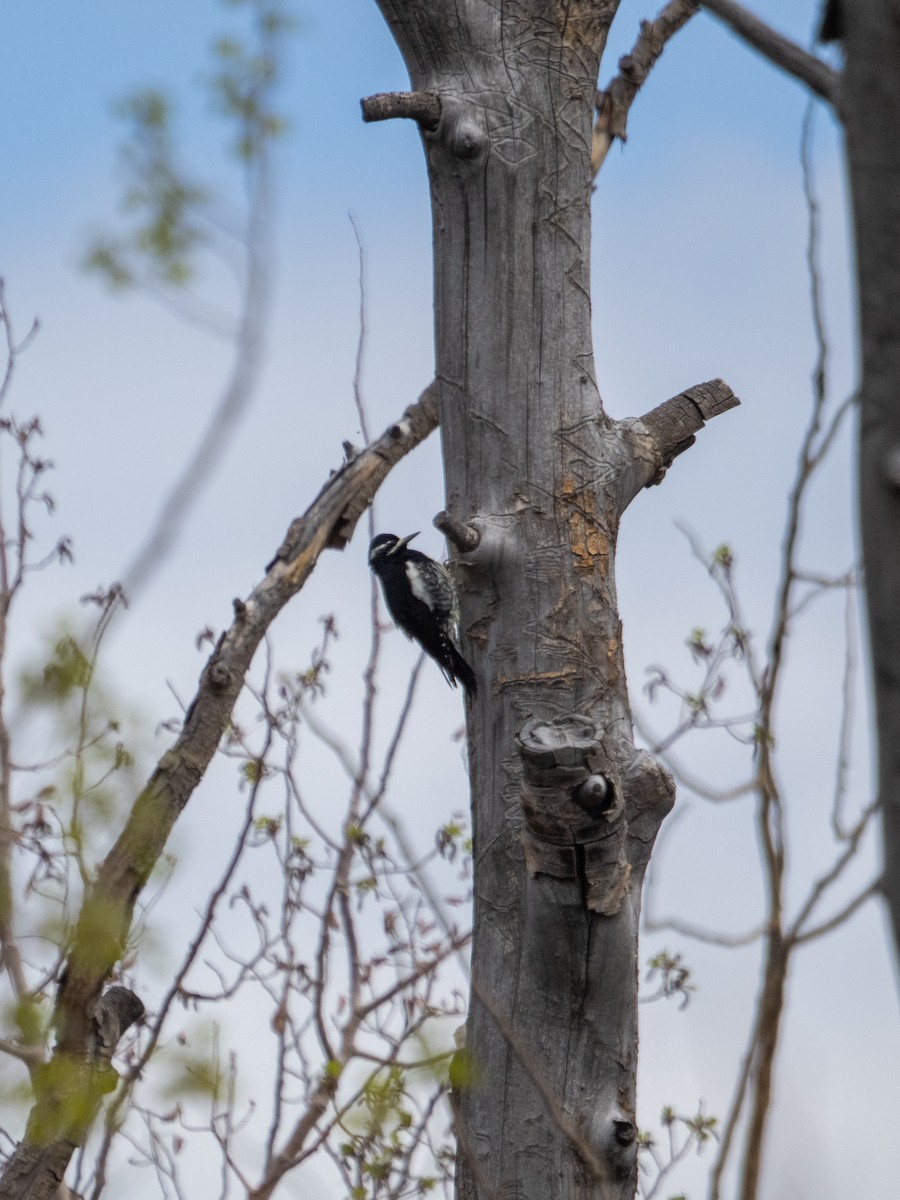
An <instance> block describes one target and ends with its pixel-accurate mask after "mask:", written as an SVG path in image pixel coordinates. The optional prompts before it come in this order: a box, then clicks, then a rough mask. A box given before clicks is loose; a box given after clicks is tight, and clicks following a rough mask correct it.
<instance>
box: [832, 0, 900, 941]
mask: <svg viewBox="0 0 900 1200" xmlns="http://www.w3.org/2000/svg"><path fill="white" fill-rule="evenodd" d="M839 8H840V31H841V33H842V36H843V43H844V50H845V54H846V66H845V69H844V73H843V79H842V86H841V101H840V107H841V115H842V117H843V120H844V126H845V130H846V142H847V161H848V166H849V172H850V191H851V197H852V206H853V222H854V228H855V236H856V264H857V281H858V289H859V324H860V342H861V354H862V378H861V383H860V393H859V402H860V425H859V429H860V434H859V507H860V526H861V530H862V545H863V565H864V572H865V584H866V599H867V606H868V619H869V639H870V647H871V661H872V678H873V683H874V691H875V708H876V720H877V729H878V789H879V793H878V794H879V797H880V800H881V803H882V806H883V825H884V862H885V869H884V880H883V885H884V894H885V897H886V899H887V903H888V908H889V910H890V914H891V921H892V925H893V930H894V941H895V946H896V952H897V955H898V956H900V736H898V733H900V553H898V547H900V9H898V6H897V4H896V3H895V0H843V2H842V3H841V4H840V6H839Z"/></svg>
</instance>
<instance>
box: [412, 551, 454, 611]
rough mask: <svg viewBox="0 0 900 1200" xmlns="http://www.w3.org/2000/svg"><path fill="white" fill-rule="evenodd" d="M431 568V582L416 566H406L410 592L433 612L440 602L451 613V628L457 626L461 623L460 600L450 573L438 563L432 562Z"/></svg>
mask: <svg viewBox="0 0 900 1200" xmlns="http://www.w3.org/2000/svg"><path fill="white" fill-rule="evenodd" d="M429 566H430V568H431V571H430V574H431V579H430V581H429V580H428V579H426V578H425V576H424V575H423V574H422V572H421V570H417V569H416V565H414V564H413V563H407V564H406V578H407V579H408V580H409V586H410V590H411V592H412V594H413V595H414V596H415V598H416V599H417V600H421V601H422V603H423V604H424V605H426V606H427V607H428V608H429V609H431V610H432V612H433V611H434V608H435V603H436V602H439V603H440V605H441V607H442V608H446V609H447V610H448V611H449V613H450V623H451V626H455V625H456V624H457V622H458V621H459V600H458V599H457V595H456V588H455V587H454V586H453V580H452V578H451V576H450V572H449V571H448V570H447V568H446V567H445V566H443V565H442V564H441V563H438V562H432V563H430V564H429ZM429 582H430V584H431V587H430V588H429V586H428V584H429Z"/></svg>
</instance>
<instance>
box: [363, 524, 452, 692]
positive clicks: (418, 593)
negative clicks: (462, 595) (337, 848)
mask: <svg viewBox="0 0 900 1200" xmlns="http://www.w3.org/2000/svg"><path fill="white" fill-rule="evenodd" d="M418 536H419V535H418V534H417V533H411V534H409V535H408V537H404V538H399V537H397V536H396V534H393V533H379V534H378V536H377V537H374V538H372V541H371V544H370V545H369V566H370V567H371V568H372V570H373V571H374V572H375V574H376V575H377V576H378V578H379V579H380V580H381V588H382V591H383V592H384V599H385V603H386V604H387V606H388V610H389V611H390V614H391V616H392V617H393V618H394V621H395V622H396V623H397V625H398V626H399V627H400V628H401V629H402V630H403V632H404V633H405V634H406V636H407V637H408V638H415V640H416V641H417V642H418V643H419V645H420V646H421V647H422V649H423V650H424V651H425V653H426V654H428V655H429V656H430V657H431V658H433V659H434V661H435V662H436V663H437V665H438V666H439V667H440V668H441V670H442V671H443V673H444V678H445V679H446V680H447V682H448V683H449V684H451V685H452V686H453V687H456V681H457V680H460V682H461V683H462V685H463V687H464V688H465V689H466V691H467V692H469V693H470V694H471V695H473V696H474V694H475V691H476V686H475V674H474V672H473V670H472V668H471V667H470V666H469V664H468V663H467V662H466V660H465V659H464V658H463V656H462V654H461V653H460V651H459V646H458V645H457V630H456V626H457V622H458V621H459V600H458V599H457V596H456V588H455V587H454V586H453V580H452V579H451V578H450V572H449V571H448V570H447V568H446V567H444V566H442V565H441V564H440V563H439V562H435V561H434V559H433V558H429V557H428V555H427V554H422V553H420V552H419V551H418V550H410V549H409V543H410V542H411V541H412V540H413V538H414V537H418Z"/></svg>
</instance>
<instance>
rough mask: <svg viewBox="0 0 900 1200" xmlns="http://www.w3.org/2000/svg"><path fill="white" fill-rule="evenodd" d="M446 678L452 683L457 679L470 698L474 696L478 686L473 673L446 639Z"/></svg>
mask: <svg viewBox="0 0 900 1200" xmlns="http://www.w3.org/2000/svg"><path fill="white" fill-rule="evenodd" d="M445 665H446V673H447V677H448V678H449V679H450V680H451V682H452V683H454V684H455V683H456V680H457V679H458V680H459V681H460V683H461V684H462V685H463V687H464V688H465V689H466V691H467V692H468V693H469V695H470V696H474V695H475V693H476V692H477V691H478V684H477V683H476V681H475V672H474V671H473V670H472V668H471V667H470V666H469V664H468V663H467V662H466V660H465V659H464V658H463V656H462V655H461V654H460V652H459V651H458V650H457V648H456V647H455V646H454V645H453V643H452V642H451V641H450V640H449V639H448V641H447V661H446V664H445Z"/></svg>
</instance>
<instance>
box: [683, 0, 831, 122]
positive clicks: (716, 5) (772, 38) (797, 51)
mask: <svg viewBox="0 0 900 1200" xmlns="http://www.w3.org/2000/svg"><path fill="white" fill-rule="evenodd" d="M700 3H701V5H702V7H703V8H705V9H706V10H707V12H711V13H712V14H713V16H716V17H718V18H719V20H720V21H723V22H724V23H725V24H726V25H727V26H728V28H729V29H731V30H732V31H733V32H734V33H736V34H737V35H738V37H740V38H743V40H744V41H745V42H747V43H748V45H750V46H752V47H753V48H754V50H758V51H759V52H760V54H762V55H763V56H764V57H765V58H767V59H768V60H769V61H770V62H771V63H774V64H775V66H776V67H780V68H781V69H782V71H787V73H788V74H789V75H793V76H794V78H795V79H799V80H800V82H801V83H805V84H806V86H807V87H808V88H810V89H811V90H812V91H813V92H815V94H816V95H817V96H821V97H822V99H823V100H827V101H828V103H829V104H833V105H834V106H835V107H837V102H838V89H839V86H840V79H841V77H840V75H839V74H838V72H837V71H835V70H833V69H832V68H831V67H829V66H828V64H827V63H824V62H822V60H821V59H820V58H816V56H815V55H814V54H810V53H809V52H808V51H807V50H804V49H803V47H802V46H798V45H797V43H796V42H792V41H791V40H790V38H786V37H784V35H783V34H780V33H777V32H776V31H775V30H774V29H773V28H772V27H771V25H767V24H766V23H765V21H761V20H760V19H759V17H757V16H755V15H754V14H753V13H752V12H749V11H748V10H747V9H746V8H743V7H742V6H741V5H740V4H736V3H735V0H700Z"/></svg>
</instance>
